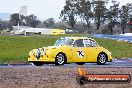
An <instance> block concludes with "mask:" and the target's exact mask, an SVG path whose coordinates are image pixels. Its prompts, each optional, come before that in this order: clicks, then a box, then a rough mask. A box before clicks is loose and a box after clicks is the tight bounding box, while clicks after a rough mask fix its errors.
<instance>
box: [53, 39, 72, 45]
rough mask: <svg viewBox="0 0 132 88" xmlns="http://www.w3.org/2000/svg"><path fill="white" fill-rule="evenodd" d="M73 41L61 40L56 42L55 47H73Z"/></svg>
mask: <svg viewBox="0 0 132 88" xmlns="http://www.w3.org/2000/svg"><path fill="white" fill-rule="evenodd" d="M72 43H73V40H72V39H59V40H57V41H56V42H55V44H54V46H60V45H70V46H71V45H72Z"/></svg>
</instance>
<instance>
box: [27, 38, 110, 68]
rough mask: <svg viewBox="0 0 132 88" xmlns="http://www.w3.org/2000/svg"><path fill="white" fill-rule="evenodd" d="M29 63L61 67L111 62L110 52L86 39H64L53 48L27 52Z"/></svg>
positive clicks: (58, 41)
mask: <svg viewBox="0 0 132 88" xmlns="http://www.w3.org/2000/svg"><path fill="white" fill-rule="evenodd" d="M28 61H29V62H32V63H33V64H34V65H36V66H41V65H43V64H45V63H55V65H63V64H66V63H77V64H79V65H82V64H84V63H88V62H96V63H97V64H99V65H104V64H105V63H106V62H111V61H112V56H111V52H109V51H108V50H107V49H105V48H103V47H100V46H99V45H98V43H97V42H96V41H95V40H94V39H92V38H88V37H64V38H60V39H58V40H57V41H56V42H55V44H54V45H53V46H48V47H42V48H38V49H33V50H32V51H30V52H29V58H28Z"/></svg>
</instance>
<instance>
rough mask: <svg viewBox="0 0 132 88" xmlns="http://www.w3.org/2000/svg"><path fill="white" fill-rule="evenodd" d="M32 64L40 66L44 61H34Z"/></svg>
mask: <svg viewBox="0 0 132 88" xmlns="http://www.w3.org/2000/svg"><path fill="white" fill-rule="evenodd" d="M33 64H34V65H36V66H42V65H44V63H42V62H34V63H33Z"/></svg>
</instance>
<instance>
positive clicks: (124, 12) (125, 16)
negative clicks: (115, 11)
mask: <svg viewBox="0 0 132 88" xmlns="http://www.w3.org/2000/svg"><path fill="white" fill-rule="evenodd" d="M119 12H120V19H121V28H122V33H123V34H124V33H125V28H126V26H127V22H128V21H129V18H130V17H131V16H132V14H131V12H132V3H131V4H130V3H128V4H126V5H123V6H122V7H121V9H120V11H119Z"/></svg>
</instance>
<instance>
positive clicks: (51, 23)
mask: <svg viewBox="0 0 132 88" xmlns="http://www.w3.org/2000/svg"><path fill="white" fill-rule="evenodd" d="M54 24H55V20H54V18H48V19H47V20H45V21H43V22H42V27H46V28H53V27H54Z"/></svg>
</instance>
